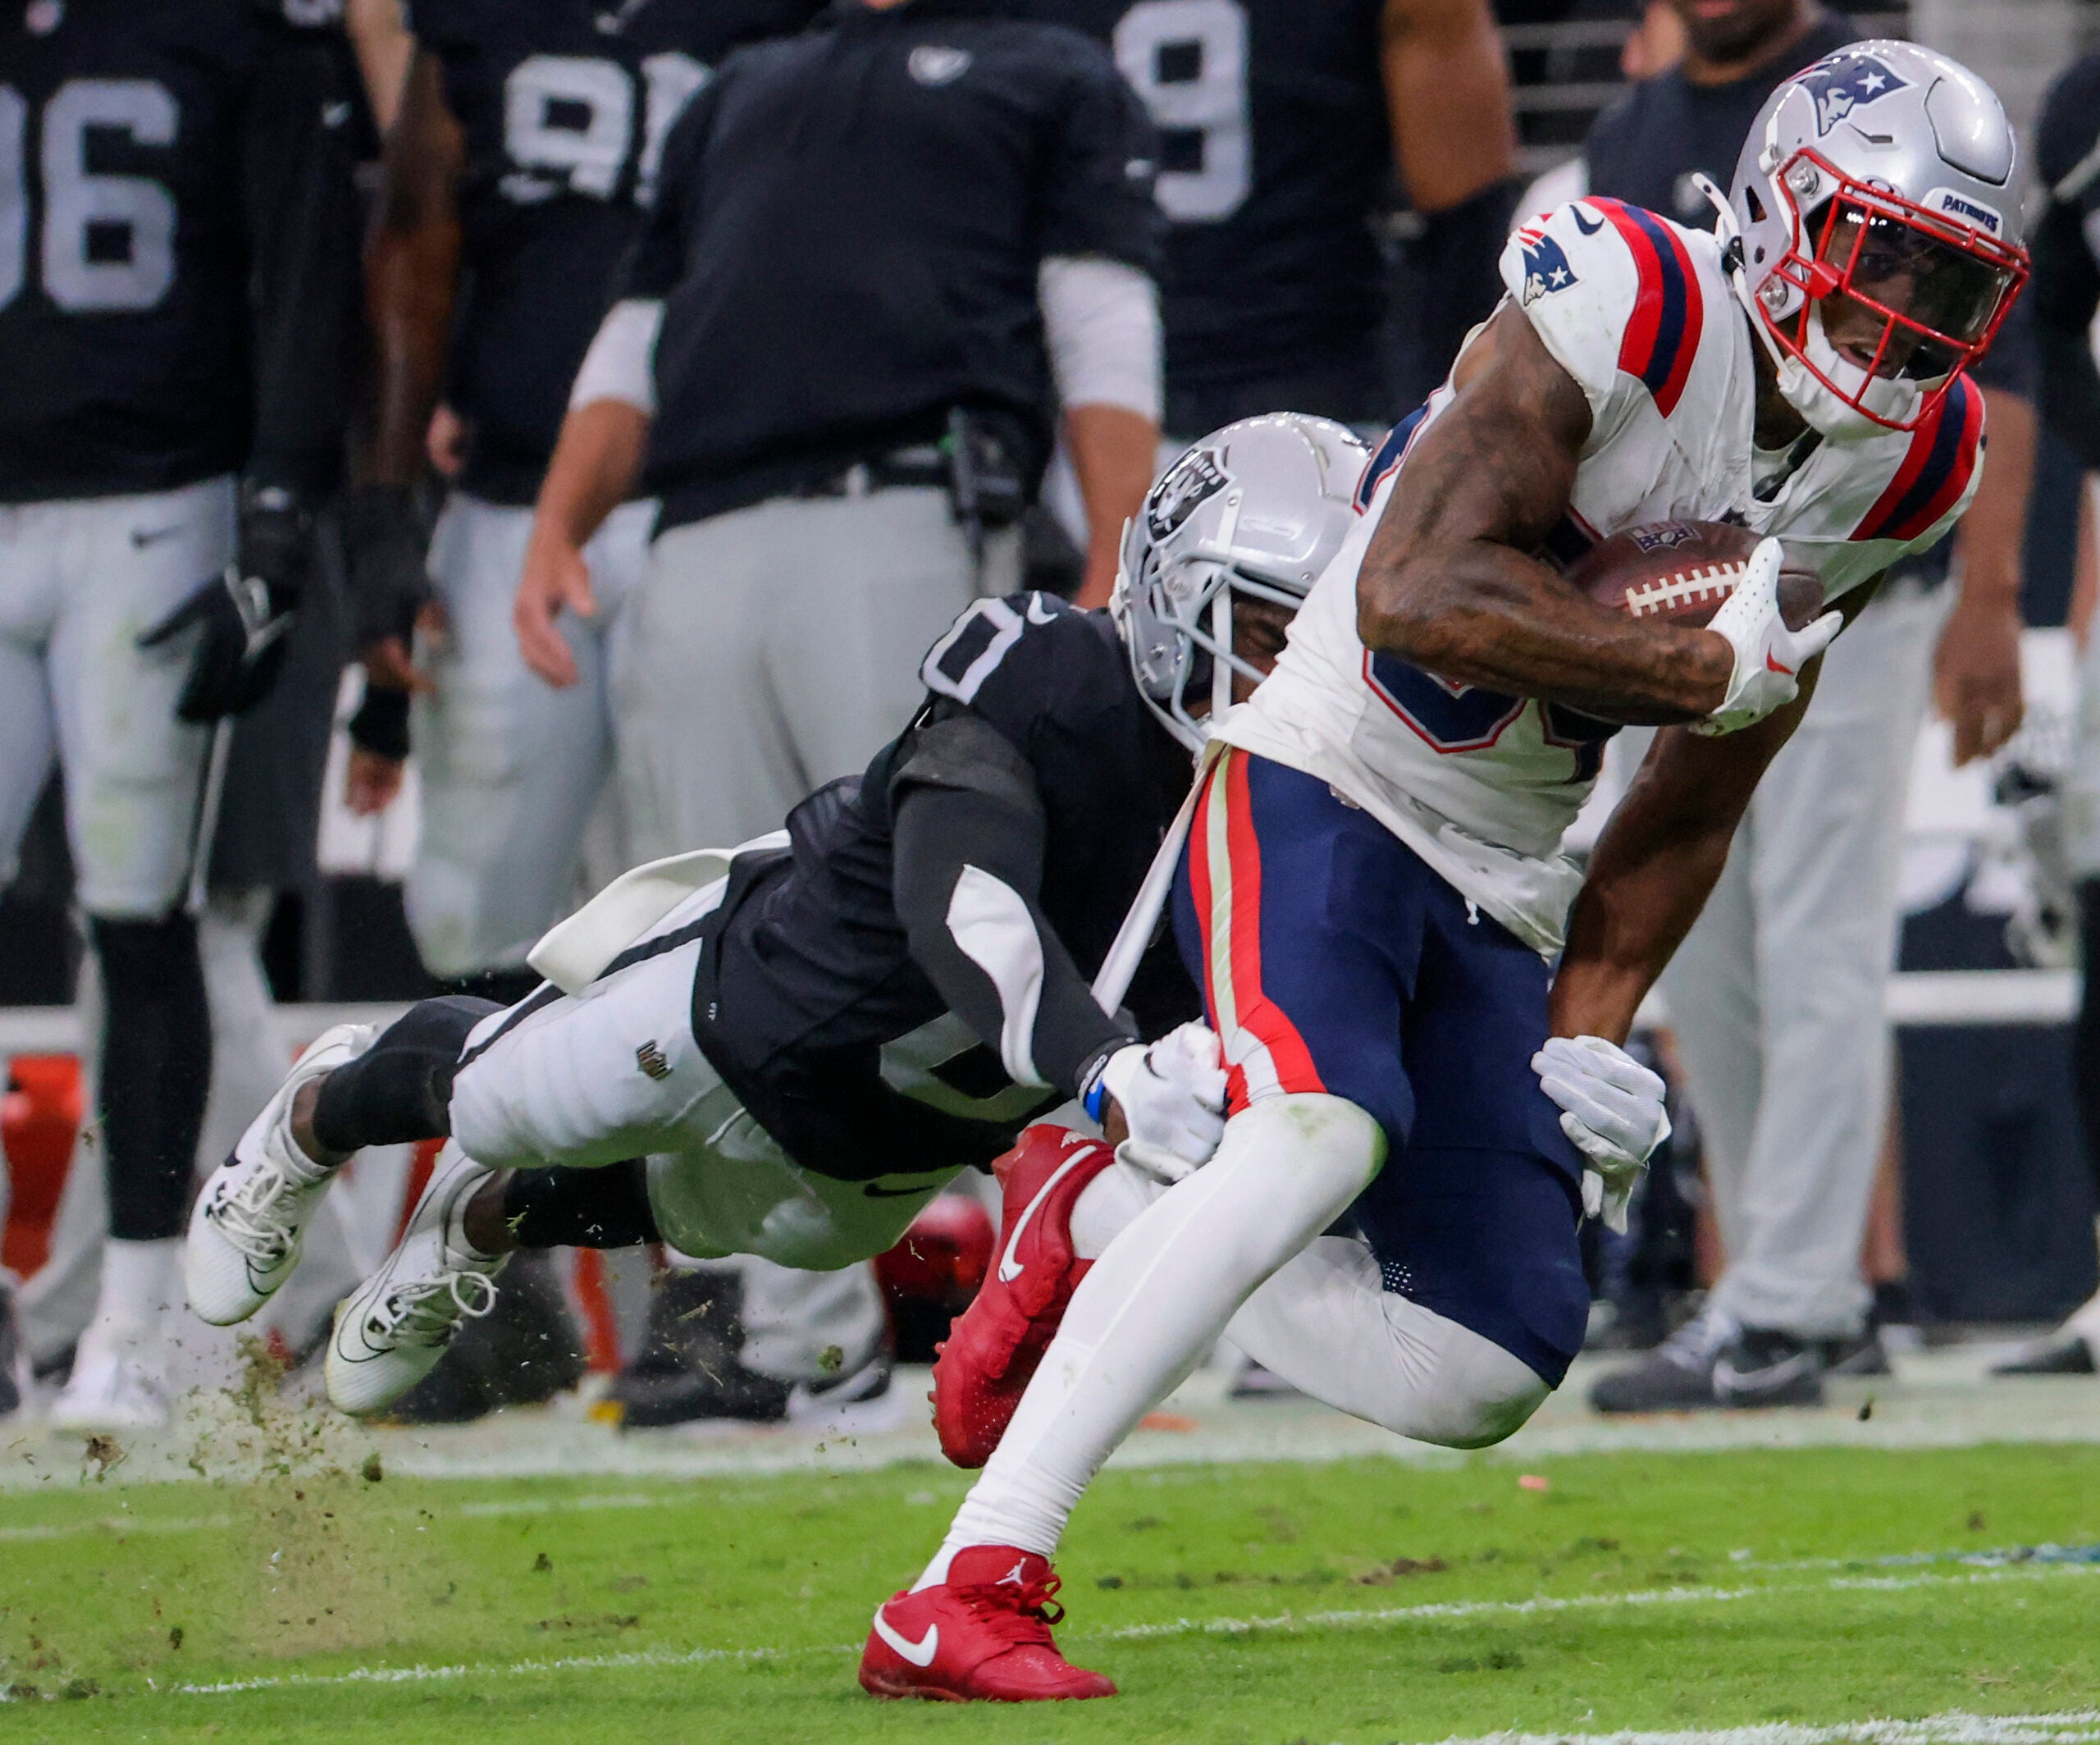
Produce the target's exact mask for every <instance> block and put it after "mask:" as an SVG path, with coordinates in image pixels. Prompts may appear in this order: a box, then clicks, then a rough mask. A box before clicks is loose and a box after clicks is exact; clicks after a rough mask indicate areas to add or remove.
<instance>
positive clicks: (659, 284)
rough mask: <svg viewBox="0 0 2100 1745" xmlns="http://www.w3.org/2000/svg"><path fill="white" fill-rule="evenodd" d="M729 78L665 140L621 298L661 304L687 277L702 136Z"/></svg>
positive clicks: (715, 84) (694, 105) (706, 92)
mask: <svg viewBox="0 0 2100 1745" xmlns="http://www.w3.org/2000/svg"><path fill="white" fill-rule="evenodd" d="M728 76H730V75H729V74H728V73H727V72H724V73H719V74H717V75H716V76H715V77H714V79H713V80H711V81H710V83H709V84H708V85H707V86H706V87H705V89H702V90H701V92H700V93H699V94H697V95H696V96H695V97H694V98H693V99H692V101H691V102H690V103H687V105H686V107H685V109H684V111H683V112H682V113H681V114H680V115H679V116H678V120H677V121H674V122H673V124H672V126H671V132H670V137H669V139H666V140H665V141H664V162H663V167H662V168H661V169H660V171H659V172H658V174H657V178H656V194H655V200H654V201H653V203H651V206H650V208H649V216H648V217H647V219H646V221H645V222H644V223H643V225H642V227H641V236H640V238H639V239H638V240H637V241H636V243H635V245H634V252H633V253H632V254H630V255H629V256H628V263H627V272H626V275H625V277H624V280H623V282H622V284H621V286H620V290H619V295H620V296H621V297H622V298H628V297H642V298H648V299H653V300H656V301H660V300H662V299H664V298H665V297H668V296H669V295H671V293H672V292H673V291H674V290H677V289H678V283H679V281H681V280H683V278H684V277H685V276H686V254H687V244H688V241H689V239H688V237H687V235H686V231H687V219H688V217H689V216H690V214H691V213H692V211H693V209H694V207H695V205H696V203H697V202H698V200H699V199H700V178H701V173H702V169H703V162H702V160H703V159H704V158H705V156H706V151H707V137H708V135H709V133H710V130H712V129H713V127H714V112H715V110H716V107H718V105H719V99H720V92H721V88H722V85H723V81H724V79H725V78H727V77H728Z"/></svg>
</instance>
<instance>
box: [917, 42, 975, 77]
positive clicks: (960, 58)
mask: <svg viewBox="0 0 2100 1745" xmlns="http://www.w3.org/2000/svg"><path fill="white" fill-rule="evenodd" d="M904 64H905V66H906V69H907V70H908V71H910V72H911V76H912V77H913V78H914V79H916V80H918V81H919V82H920V84H921V85H953V84H954V83H955V82H956V80H958V79H960V78H961V76H962V75H964V74H965V73H966V72H968V71H970V51H969V50H968V49H967V48H938V47H937V46H936V45H935V44H934V43H920V45H919V47H917V48H915V49H913V50H912V51H911V58H910V59H909V60H908V61H906V62H905V63H904Z"/></svg>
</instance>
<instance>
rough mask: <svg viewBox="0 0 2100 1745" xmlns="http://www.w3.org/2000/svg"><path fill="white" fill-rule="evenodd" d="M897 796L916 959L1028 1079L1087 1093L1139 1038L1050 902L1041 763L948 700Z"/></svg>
mask: <svg viewBox="0 0 2100 1745" xmlns="http://www.w3.org/2000/svg"><path fill="white" fill-rule="evenodd" d="M890 793H891V797H892V802H891V803H892V814H893V829H894V832H895V851H896V870H895V890H894V900H895V902H896V905H897V918H898V919H899V920H901V921H902V922H903V924H904V929H905V933H906V937H907V939H909V940H910V942H911V955H912V957H913V959H914V960H915V962H917V963H918V965H919V966H920V969H922V970H924V971H925V973H926V975H927V977H928V978H929V980H931V981H932V982H933V984H934V987H935V988H936V989H938V990H939V993H940V995H941V997H942V998H943V999H944V1000H946V1001H947V1003H948V1007H949V1009H950V1010H951V1011H952V1012H955V1013H956V1014H957V1016H960V1017H961V1019H962V1020H963V1021H964V1022H965V1023H966V1024H967V1025H969V1026H970V1029H971V1030H972V1031H973V1032H974V1033H975V1035H977V1037H978V1038H979V1040H981V1041H982V1042H984V1044H987V1045H988V1046H989V1047H992V1048H997V1049H998V1053H999V1059H1000V1062H1001V1063H1002V1065H1003V1066H1004V1067H1005V1068H1006V1071H1007V1076H1008V1077H1009V1078H1011V1079H1012V1080H1014V1082H1015V1083H1016V1084H1017V1085H1048V1086H1051V1087H1053V1088H1055V1089H1057V1090H1059V1091H1061V1092H1062V1093H1064V1094H1066V1095H1067V1096H1072V1095H1076V1094H1078V1091H1079V1087H1080V1084H1081V1083H1082V1081H1083V1080H1084V1078H1085V1076H1087V1075H1088V1074H1089V1073H1090V1072H1091V1071H1093V1068H1094V1067H1096V1066H1097V1065H1098V1063H1099V1062H1101V1060H1102V1059H1103V1058H1105V1057H1106V1056H1107V1054H1109V1053H1112V1052H1113V1051H1114V1050H1115V1049H1116V1048H1121V1047H1122V1046H1123V1045H1124V1044H1125V1043H1127V1042H1129V1041H1130V1040H1131V1038H1130V1035H1128V1033H1127V1032H1125V1030H1123V1028H1122V1027H1121V1025H1119V1024H1118V1023H1117V1021H1116V1020H1115V1019H1114V1018H1112V1017H1111V1016H1109V1015H1108V1014H1107V1012H1103V1010H1102V1009H1101V1007H1100V1006H1099V1005H1098V1004H1097V1003H1095V1000H1094V998H1093V994H1092V993H1091V992H1090V991H1089V989H1088V987H1087V984H1086V982H1085V980H1084V978H1083V977H1082V976H1081V975H1080V972H1079V967H1078V966H1077V965H1076V964H1075V963H1074V962H1072V958H1071V953H1070V952H1067V951H1066V949H1065V947H1064V944H1063V942H1062V941H1061V940H1060V939H1058V938H1057V934H1055V933H1054V932H1052V930H1051V927H1050V924H1049V922H1048V920H1047V919H1046V918H1045V916H1043V911H1042V909H1041V908H1040V907H1039V903H1038V898H1039V894H1040V892H1041V888H1042V880H1043V842H1044V835H1045V830H1046V825H1045V823H1044V818H1043V802H1042V800H1041V797H1040V796H1039V793H1037V790H1036V786H1035V778H1034V771H1033V770H1031V769H1030V768H1029V764H1028V761H1027V759H1025V757H1023V756H1021V754H1020V752H1019V751H1016V749H1015V748H1014V747H1013V745H1012V744H1011V742H1009V741H1008V740H1007V738H1005V736H1004V735H1002V733H999V732H998V729H995V728H993V726H992V725H991V724H989V723H988V722H986V721H983V720H980V719H978V718H977V717H975V716H974V715H970V714H969V713H968V712H967V711H966V710H958V709H955V708H954V707H953V706H947V710H946V712H943V711H941V710H936V719H934V720H933V721H932V722H931V723H929V724H928V725H926V726H924V727H923V728H921V729H920V730H919V732H918V734H917V736H916V738H915V742H914V744H913V746H912V747H911V751H910V752H909V754H908V755H907V756H906V759H905V761H904V762H903V765H902V767H901V768H900V769H899V770H897V774H896V775H895V776H894V777H893V778H892V780H891V786H890Z"/></svg>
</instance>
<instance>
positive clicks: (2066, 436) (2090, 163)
mask: <svg viewBox="0 0 2100 1745" xmlns="http://www.w3.org/2000/svg"><path fill="white" fill-rule="evenodd" d="M2035 159H2036V163H2035V167H2036V169H2037V170H2038V172H2039V174H2040V177H2041V181H2042V185H2043V189H2044V190H2045V191H2046V194H2047V196H2048V198H2047V199H2046V201H2045V203H2044V204H2043V208H2042V216H2041V219H2040V222H2038V223H2037V224H2036V225H2035V226H2034V279H2033V281H2032V282H2031V283H2030V284H2029V287H2028V290H2027V294H2026V295H2025V296H2024V297H2023V298H2022V299H2020V304H2025V305H2029V306H2031V308H2032V310H2033V315H2034V326H2035V328H2036V330H2037V331H2038V336H2039V339H2040V349H2041V354H2042V362H2043V368H2042V371H2041V381H2042V389H2041V400H2042V409H2043V413H2044V415H2045V416H2046V417H2047V418H2048V422H2049V425H2050V427H2051V428H2052V430H2053V431H2055V432H2056V433H2057V436H2059V437H2060V438H2061V440H2062V441H2066V442H2067V443H2069V444H2070V447H2071V449H2072V450H2073V452H2075V454H2076V455H2077V456H2078V458H2079V460H2080V461H2081V462H2082V463H2083V464H2084V465H2085V466H2087V467H2088V468H2093V467H2100V374H2096V372H2095V369H2094V365H2093V348H2092V344H2091V340H2090V339H2089V329H2090V328H2091V327H2092V324H2093V312H2094V310H2095V309H2100V54H2089V55H2087V56H2085V57H2083V58H2082V59H2079V60H2077V61H2074V62H2072V63H2071V64H2070V66H2067V67H2066V68H2065V69H2064V71H2062V73H2061V74H2060V75H2058V76H2057V81H2056V83H2055V84H2054V85H2052V86H2051V87H2050V88H2049V94H2048V99H2047V101H2046V102H2044V103H2043V106H2042V118H2041V121H2040V122H2039V124H2038V126H2037V127H2036V129H2035ZM2019 307H2020V305H2016V306H2015V313H2018V309H2019ZM2002 343H2003V342H2002V341H2001V342H2000V344H2001V345H2002ZM1991 349H1992V352H1993V355H1995V354H1996V353H1997V350H1998V349H1999V348H1998V346H1997V345H1993V347H1992V348H1991Z"/></svg>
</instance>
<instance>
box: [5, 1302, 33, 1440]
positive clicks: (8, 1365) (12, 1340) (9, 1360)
mask: <svg viewBox="0 0 2100 1745" xmlns="http://www.w3.org/2000/svg"><path fill="white" fill-rule="evenodd" d="M29 1373H30V1372H29V1362H28V1359H27V1358H26V1357H25V1354H24V1353H23V1350H22V1335H21V1328H20V1327H17V1326H16V1324H15V1293H14V1292H13V1291H11V1290H9V1289H8V1288H7V1286H5V1285H4V1284H0V1418H11V1417H13V1416H14V1414H16V1413H17V1412H19V1411H21V1409H22V1399H23V1394H24V1390H25V1384H26V1383H27V1382H28V1380H29Z"/></svg>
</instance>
